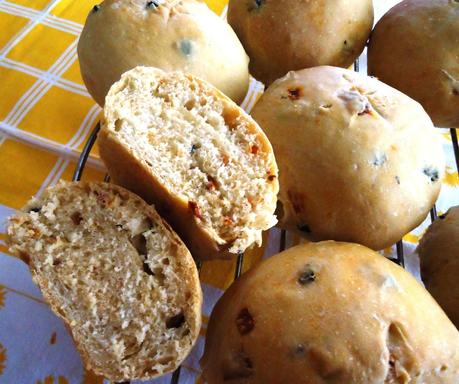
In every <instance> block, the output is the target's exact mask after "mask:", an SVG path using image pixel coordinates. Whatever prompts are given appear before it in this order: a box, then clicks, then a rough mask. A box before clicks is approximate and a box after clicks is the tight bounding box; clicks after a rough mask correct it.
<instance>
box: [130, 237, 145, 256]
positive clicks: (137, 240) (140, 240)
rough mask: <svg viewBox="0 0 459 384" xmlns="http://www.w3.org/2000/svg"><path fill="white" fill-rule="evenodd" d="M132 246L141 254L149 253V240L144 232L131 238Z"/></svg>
mask: <svg viewBox="0 0 459 384" xmlns="http://www.w3.org/2000/svg"><path fill="white" fill-rule="evenodd" d="M129 241H130V242H131V244H132V246H133V247H134V248H135V249H136V250H137V252H138V253H139V255H146V254H147V240H146V239H145V237H144V236H143V235H142V234H139V235H135V236H133V237H131V238H130V239H129Z"/></svg>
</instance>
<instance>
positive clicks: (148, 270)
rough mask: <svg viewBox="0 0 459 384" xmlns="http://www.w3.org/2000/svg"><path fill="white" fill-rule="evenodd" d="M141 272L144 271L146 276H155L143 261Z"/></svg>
mask: <svg viewBox="0 0 459 384" xmlns="http://www.w3.org/2000/svg"><path fill="white" fill-rule="evenodd" d="M143 271H144V272H145V273H146V274H147V275H150V276H155V274H154V273H153V271H152V270H151V268H150V265H149V264H148V263H147V260H144V262H143Z"/></svg>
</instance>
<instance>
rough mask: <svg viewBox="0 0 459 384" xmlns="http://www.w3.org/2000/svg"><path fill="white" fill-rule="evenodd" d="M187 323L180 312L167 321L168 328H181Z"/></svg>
mask: <svg viewBox="0 0 459 384" xmlns="http://www.w3.org/2000/svg"><path fill="white" fill-rule="evenodd" d="M184 322H185V315H184V314H183V312H180V313H179V314H178V315H175V316H172V317H170V318H169V319H167V320H166V328H167V329H171V328H180V327H181V326H182V325H183V323H184Z"/></svg>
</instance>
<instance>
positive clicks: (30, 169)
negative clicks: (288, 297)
mask: <svg viewBox="0 0 459 384" xmlns="http://www.w3.org/2000/svg"><path fill="white" fill-rule="evenodd" d="M95 1H96V0H60V1H59V0H53V1H51V0H8V1H0V31H1V33H0V95H1V96H0V97H1V101H0V209H1V210H2V211H1V212H12V211H11V209H18V208H20V207H21V206H23V205H24V204H25V203H26V201H27V200H28V199H29V198H30V197H31V196H32V195H37V194H38V195H39V194H40V193H41V192H42V191H43V190H44V189H45V188H46V187H47V186H50V185H53V184H55V183H56V182H57V181H58V180H59V179H66V180H70V179H71V177H72V173H73V170H74V168H75V164H76V160H77V158H78V155H79V152H80V151H81V149H82V147H83V145H84V143H85V141H86V140H87V138H88V136H89V134H90V132H91V130H92V129H93V127H94V126H95V124H96V122H97V121H98V119H99V117H100V113H101V111H100V108H99V107H98V106H97V105H96V104H95V103H94V101H92V99H91V98H90V96H89V94H88V92H87V91H86V88H85V87H84V84H83V81H82V79H81V75H80V71H79V66H78V60H77V56H76V46H77V41H78V36H79V33H80V32H81V29H82V24H83V23H84V20H85V19H86V15H87V14H88V12H89V11H90V9H91V8H92V7H93V6H94V5H95ZM207 3H208V5H209V7H210V8H211V9H212V10H213V11H215V12H216V13H217V14H223V15H224V13H225V12H226V7H225V6H226V3H227V0H207ZM260 90H261V88H260V86H259V85H257V84H255V83H253V84H252V88H251V92H250V93H249V95H248V97H247V99H246V101H245V107H246V108H251V106H253V105H254V103H255V102H256V100H257V99H258V97H259V96H260V94H261V92H260ZM444 136H445V140H446V141H447V140H450V138H449V135H448V134H446V133H445V135H444ZM450 157H451V156H450ZM103 177H104V171H103V166H102V164H101V162H100V159H99V158H98V156H97V150H96V149H94V150H93V151H92V154H91V158H90V160H89V163H88V166H87V167H86V170H85V172H84V174H83V179H86V180H102V179H103ZM445 183H446V184H445V185H448V186H449V187H451V188H456V189H455V192H457V188H458V187H459V185H458V184H459V182H458V177H457V172H456V171H455V168H454V163H453V162H452V161H450V163H449V167H448V170H447V176H446V178H445ZM443 206H444V207H446V206H447V203H444V204H443ZM5 215H6V213H5ZM0 218H1V219H3V220H4V219H5V217H0ZM0 228H1V229H2V233H0V263H4V264H1V265H0V328H1V327H2V326H3V325H2V324H4V323H3V322H2V321H3V319H4V318H6V317H7V316H14V313H13V314H12V312H11V311H18V309H17V306H15V305H19V303H21V305H24V308H25V311H26V312H24V313H26V314H27V313H28V311H29V309H27V308H32V306H39V311H41V312H39V313H40V314H41V315H40V316H39V317H37V318H34V319H33V324H34V326H35V324H41V325H40V326H37V328H36V329H35V328H34V329H22V328H21V327H22V326H23V325H22V324H29V323H26V322H24V321H26V320H27V319H26V318H24V316H22V315H18V323H17V326H15V327H14V326H11V329H8V330H5V332H8V333H9V334H10V336H11V335H13V336H12V338H9V339H8V340H9V341H8V343H7V341H6V339H5V338H7V336H8V335H7V334H6V333H2V329H0V382H4V381H3V379H4V377H5V375H10V376H8V377H11V375H12V373H11V371H8V369H10V370H11V369H13V368H14V369H15V370H16V371H17V372H16V373H17V375H18V376H17V377H18V379H17V380H16V382H18V383H19V382H31V383H32V382H33V383H69V382H72V383H73V382H78V380H80V381H81V382H83V383H101V382H102V379H101V378H99V377H97V376H95V375H94V374H93V373H91V372H87V371H82V373H81V372H80V373H78V372H77V371H78V370H82V368H81V363H80V362H79V360H78V358H77V357H75V355H72V357H67V356H63V357H62V363H61V365H59V364H60V363H59V361H60V360H59V356H57V357H56V356H55V355H56V353H55V352H52V350H53V348H54V349H56V348H57V347H59V345H60V343H61V342H62V343H63V341H61V340H62V339H63V338H64V339H65V338H66V337H67V338H68V335H67V336H66V334H65V332H66V331H65V329H60V328H59V329H58V330H57V331H56V329H57V327H59V326H60V325H59V324H61V323H60V322H59V320H57V318H55V317H53V315H50V312H49V310H48V309H47V307H46V306H45V304H44V302H43V300H42V299H41V296H40V295H39V293H38V291H36V289H35V288H33V286H32V283H31V281H30V275H28V272H27V269H26V268H25V266H23V265H22V264H21V262H19V261H16V260H15V259H12V258H11V255H8V251H7V248H6V244H5V240H6V236H5V233H4V230H5V229H4V225H3V226H2V227H0ZM272 236H274V235H273V232H270V233H269V234H268V233H265V234H264V244H267V243H268V240H270V239H269V237H272ZM418 239H419V233H418V234H409V235H407V236H406V238H405V240H406V241H408V242H413V243H415V242H417V241H418ZM271 240H272V239H271ZM273 241H274V240H273ZM276 241H277V240H276ZM299 241H300V239H299V238H298V237H296V236H291V237H290V238H289V240H288V243H289V244H295V243H298V242H299ZM265 251H266V250H265V248H260V249H255V250H252V251H250V252H248V253H247V254H246V256H245V259H244V271H245V270H247V269H248V268H250V267H251V266H252V265H253V264H255V263H256V262H258V261H260V260H261V259H262V257H265V256H266V252H265ZM386 253H390V250H387V251H386ZM235 263H236V261H235V260H232V261H214V262H208V263H204V266H203V268H202V271H201V280H202V282H203V283H204V286H205V288H206V289H207V291H211V290H212V289H216V291H217V292H220V291H219V290H221V289H225V288H226V287H228V286H229V285H230V284H231V282H232V281H233V278H234V268H235ZM3 265H5V267H3ZM2 268H11V270H12V271H13V270H14V271H17V272H15V273H18V275H17V277H16V276H13V278H12V279H9V277H11V276H8V273H10V272H8V273H6V272H5V274H3V275H2V272H4V271H5V269H3V270H2ZM11 273H13V272H11ZM21 279H22V280H21ZM5 281H6V282H5ZM21 284H22V285H21ZM24 287H25V288H24ZM34 289H35V290H34ZM21 308H23V307H21ZM34 308H35V307H34ZM30 310H32V309H30ZM33 310H35V309H33ZM207 312H209V310H207ZM18 313H19V312H18ZM21 313H22V312H21ZM208 315H209V313H205V315H204V317H203V319H204V322H203V323H204V324H203V330H202V335H204V334H205V327H206V324H207V321H208ZM19 316H22V317H21V318H19ZM37 316H38V315H37ZM47 316H48V317H47ZM25 317H27V316H25ZM42 319H43V321H42ZM54 321H55V322H54ZM8 324H10V323H8ZM49 324H51V325H50V329H49V331H47V330H46V329H47V328H46V327H47V326H48V325H49ZM10 325H11V324H10ZM39 328H40V329H41V332H42V333H43V332H44V333H45V336H46V335H48V334H49V337H48V336H46V337H45V341H44V344H39V342H38V341H37V345H39V347H36V348H32V347H30V346H29V344H27V342H29V341H30V339H31V338H32V339H33V338H34V336H35V332H38V331H37V330H38V329H39ZM43 329H45V330H43ZM46 332H48V333H46ZM56 332H57V333H56ZM56 335H57V336H56ZM8 337H9V336H8ZM11 340H13V341H11ZM48 340H49V342H48ZM66 343H69V344H71V342H70V341H69V340H67V341H66ZM7 344H8V345H7ZM34 345H35V344H34ZM48 352H49V354H48ZM44 355H46V356H49V357H50V359H51V358H52V359H56V360H55V361H54V360H53V361H54V362H53V363H51V362H50V361H44V359H43V356H44ZM26 359H29V360H27V361H33V363H30V364H32V365H33V364H35V366H32V367H30V366H27V367H26V365H27V364H25V363H24V361H26ZM68 359H75V360H78V362H77V363H75V364H76V365H72V367H73V368H67V366H66V365H65V362H66V361H67V360H68ZM62 366H65V368H62ZM185 366H186V367H188V368H189V369H190V371H196V366H194V367H191V365H190V364H188V365H187V363H186V364H185ZM27 369H28V370H30V373H27V375H29V374H30V375H31V376H28V377H27V378H24V376H20V375H21V371H23V370H26V372H29V371H27ZM37 372H38V373H37ZM24 375H25V373H24ZM33 375H35V376H33ZM32 376H33V377H32ZM75 377H80V378H81V379H75ZM196 377H198V378H197V382H202V380H201V379H200V378H199V374H198V375H197V376H196ZM75 380H77V381H75ZM9 382H13V381H9Z"/></svg>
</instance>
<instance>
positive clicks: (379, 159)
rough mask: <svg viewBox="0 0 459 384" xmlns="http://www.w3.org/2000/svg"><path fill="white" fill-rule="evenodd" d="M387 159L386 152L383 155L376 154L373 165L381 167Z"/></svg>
mask: <svg viewBox="0 0 459 384" xmlns="http://www.w3.org/2000/svg"><path fill="white" fill-rule="evenodd" d="M386 161H387V156H386V155H385V154H382V155H376V156H375V158H374V160H373V165H374V166H375V167H380V166H381V165H383V164H384V163H385V162H386Z"/></svg>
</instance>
